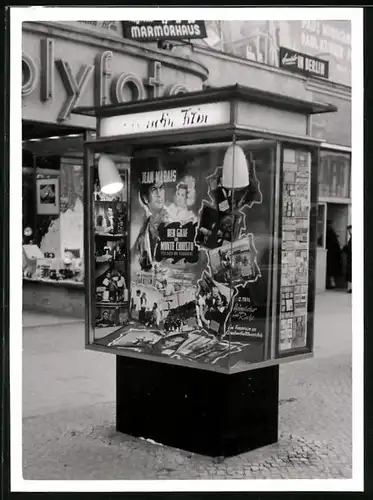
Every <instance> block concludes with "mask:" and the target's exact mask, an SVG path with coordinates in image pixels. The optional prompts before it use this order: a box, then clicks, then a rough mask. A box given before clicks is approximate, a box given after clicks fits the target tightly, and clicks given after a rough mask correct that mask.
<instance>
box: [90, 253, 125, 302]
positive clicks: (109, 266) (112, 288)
mask: <svg viewBox="0 0 373 500" xmlns="http://www.w3.org/2000/svg"><path fill="white" fill-rule="evenodd" d="M95 275H96V279H95V295H96V304H104V305H105V304H122V303H123V302H128V288H127V283H126V279H125V276H126V268H125V266H124V265H123V263H122V262H113V263H107V262H104V263H100V264H96V272H95Z"/></svg>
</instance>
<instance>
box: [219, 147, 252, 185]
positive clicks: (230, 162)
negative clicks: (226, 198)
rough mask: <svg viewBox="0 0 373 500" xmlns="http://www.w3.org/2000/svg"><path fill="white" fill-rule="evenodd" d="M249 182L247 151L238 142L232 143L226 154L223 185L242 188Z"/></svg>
mask: <svg viewBox="0 0 373 500" xmlns="http://www.w3.org/2000/svg"><path fill="white" fill-rule="evenodd" d="M249 184H250V180H249V168H248V165H247V161H246V157H245V153H244V152H243V150H242V148H240V146H238V145H237V144H231V145H230V146H229V147H228V149H227V151H226V152H225V155H224V162H223V175H222V185H223V187H225V188H226V189H242V188H244V187H247V186H248V185H249Z"/></svg>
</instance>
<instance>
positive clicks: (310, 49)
mask: <svg viewBox="0 0 373 500" xmlns="http://www.w3.org/2000/svg"><path fill="white" fill-rule="evenodd" d="M207 34H208V35H209V36H208V38H207V39H205V40H204V41H203V43H202V42H200V41H198V43H197V44H196V46H195V47H194V50H195V52H196V55H198V60H200V61H201V62H203V64H204V65H206V66H207V67H208V69H209V79H208V84H209V85H211V86H221V85H228V84H232V83H235V82H238V83H242V84H245V85H249V86H252V87H258V88H261V89H264V90H269V91H272V92H278V93H279V94H284V95H290V96H293V97H298V98H300V99H309V100H312V101H317V102H324V103H329V104H333V105H335V106H336V107H337V108H338V112H336V113H328V114H326V115H315V116H314V117H312V120H311V124H310V127H311V135H313V136H314V137H317V138H319V139H322V140H323V143H322V149H321V158H320V159H321V162H320V170H319V198H318V200H319V204H318V214H319V220H318V259H317V289H318V290H319V291H321V290H324V289H325V285H326V223H327V220H330V221H331V223H332V226H333V228H334V229H335V231H336V234H337V236H338V239H339V242H340V245H341V247H343V246H344V245H345V244H346V242H347V238H348V234H347V225H348V224H350V223H351V23H350V21H234V22H224V21H210V22H208V24H207ZM280 47H286V48H287V49H290V50H295V51H299V52H301V53H304V54H306V55H310V56H315V57H319V58H322V59H324V60H325V61H327V62H328V65H329V75H328V78H327V79H325V78H314V77H310V76H306V75H302V74H294V73H293V72H290V71H287V70H286V69H282V68H281V67H280V66H281V62H280V61H279V52H280Z"/></svg>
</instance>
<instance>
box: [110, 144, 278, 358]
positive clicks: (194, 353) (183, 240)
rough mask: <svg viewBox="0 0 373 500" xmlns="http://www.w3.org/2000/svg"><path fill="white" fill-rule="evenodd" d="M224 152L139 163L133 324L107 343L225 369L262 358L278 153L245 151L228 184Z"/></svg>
mask: <svg viewBox="0 0 373 500" xmlns="http://www.w3.org/2000/svg"><path fill="white" fill-rule="evenodd" d="M224 153H225V149H221V150H219V151H217V152H215V154H211V151H208V150H207V151H206V150H205V152H204V153H202V154H192V153H190V152H188V151H187V152H183V153H179V152H178V153H175V152H173V154H170V152H169V151H168V152H166V153H165V152H160V153H158V154H154V156H146V157H145V156H144V157H138V158H135V159H133V161H132V163H131V182H130V197H129V200H130V227H129V233H130V234H129V236H130V238H129V239H130V249H129V259H130V276H129V320H128V324H127V326H125V327H124V328H122V329H121V330H120V331H118V332H117V333H116V334H115V335H111V336H108V337H107V338H106V339H105V341H104V343H105V345H108V346H112V347H115V348H118V349H123V350H128V351H132V352H137V353H142V354H153V355H154V354H156V355H158V356H167V357H169V358H171V359H175V360H176V359H177V360H184V361H192V362H198V363H209V364H218V365H219V366H223V367H225V368H228V365H230V366H232V363H233V364H235V363H238V362H242V361H244V362H248V363H250V362H257V361H262V360H263V359H264V358H263V356H264V350H263V345H264V337H265V334H266V319H267V316H268V314H269V307H270V305H269V304H268V303H267V302H268V300H267V296H268V277H269V273H270V272H271V268H270V255H271V247H272V245H273V242H272V238H271V231H272V228H271V211H272V209H273V205H272V203H273V174H274V168H275V166H274V165H275V163H274V161H273V159H274V154H272V152H271V151H270V150H266V151H264V150H262V151H260V152H258V153H255V154H254V153H252V152H248V153H247V155H246V157H247V172H246V175H247V183H246V186H244V187H240V189H232V186H229V187H227V186H224V185H223V177H224V176H223V169H222V165H223V160H224ZM233 192H234V193H233ZM233 194H234V195H233ZM102 342H103V341H101V343H102Z"/></svg>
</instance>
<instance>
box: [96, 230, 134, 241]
mask: <svg viewBox="0 0 373 500" xmlns="http://www.w3.org/2000/svg"><path fill="white" fill-rule="evenodd" d="M95 236H97V237H98V238H106V239H108V240H110V239H112V240H116V239H120V238H124V237H125V236H127V235H126V234H124V233H116V234H113V233H104V232H95Z"/></svg>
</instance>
